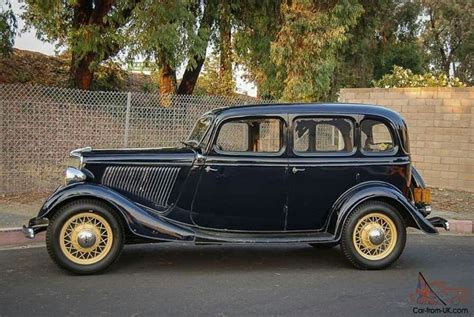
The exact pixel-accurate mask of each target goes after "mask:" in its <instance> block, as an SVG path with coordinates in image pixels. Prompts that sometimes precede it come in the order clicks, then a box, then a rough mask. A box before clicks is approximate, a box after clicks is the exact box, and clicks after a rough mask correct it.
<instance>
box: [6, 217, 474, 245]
mask: <svg viewBox="0 0 474 317" xmlns="http://www.w3.org/2000/svg"><path fill="white" fill-rule="evenodd" d="M448 221H449V227H450V230H449V231H444V230H443V229H440V233H450V234H460V235H462V234H473V233H474V227H473V221H472V220H454V219H452V220H448ZM44 241H45V232H44V231H43V232H40V233H38V234H37V235H36V237H35V239H34V240H30V239H27V238H25V236H24V235H23V232H22V231H21V228H5V229H0V247H4V246H26V245H33V244H39V243H44Z"/></svg>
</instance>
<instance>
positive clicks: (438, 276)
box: [0, 235, 474, 316]
mask: <svg viewBox="0 0 474 317" xmlns="http://www.w3.org/2000/svg"><path fill="white" fill-rule="evenodd" d="M420 271H421V272H422V273H423V274H424V276H425V277H426V279H427V280H428V281H432V280H442V281H444V282H446V283H447V284H448V285H449V286H450V287H464V288H468V289H470V291H471V294H470V298H469V303H468V304H467V305H462V306H461V307H465V308H468V310H469V312H468V313H467V314H464V313H463V314H455V315H457V316H462V315H464V316H472V315H473V311H474V303H473V300H474V299H473V298H472V296H473V294H472V293H473V288H474V237H472V236H470V237H454V236H425V235H409V237H408V242H407V247H406V249H405V252H404V253H403V255H402V257H401V258H400V259H399V260H398V262H396V264H395V265H394V266H392V267H391V268H389V269H386V270H383V271H359V270H356V269H353V268H352V267H351V266H350V265H349V264H348V263H347V262H346V261H345V259H344V258H343V256H342V254H341V252H340V249H339V248H335V249H330V250H314V249H313V248H311V247H309V246H305V245H253V246H244V245H226V246H192V245H184V244H171V243H163V244H154V245H134V246H127V247H126V248H125V250H124V253H123V254H122V257H121V259H120V260H119V262H118V263H116V264H115V265H114V266H113V267H112V268H111V269H110V270H109V271H107V272H106V273H104V274H101V275H95V276H74V275H70V274H68V273H66V272H64V271H62V270H60V269H58V268H57V267H56V266H55V265H54V264H53V263H52V262H51V261H50V259H49V257H48V255H47V253H46V250H45V248H44V247H40V248H30V249H19V250H3V251H0V316H18V315H20V316H30V315H35V316H64V315H70V316H75V315H84V316H97V315H100V316H151V315H153V316H157V315H159V316H164V315H205V316H216V315H217V316H243V315H259V316H262V315H297V316H307V315H311V316H315V315H329V316H371V315H375V316H381V315H382V316H384V315H389V316H401V315H403V316H411V315H421V316H424V315H430V314H414V313H413V307H414V306H415V305H414V304H413V303H411V302H410V301H409V296H410V294H414V293H415V290H416V287H417V281H418V272H420ZM418 306H419V305H418ZM436 315H439V314H436Z"/></svg>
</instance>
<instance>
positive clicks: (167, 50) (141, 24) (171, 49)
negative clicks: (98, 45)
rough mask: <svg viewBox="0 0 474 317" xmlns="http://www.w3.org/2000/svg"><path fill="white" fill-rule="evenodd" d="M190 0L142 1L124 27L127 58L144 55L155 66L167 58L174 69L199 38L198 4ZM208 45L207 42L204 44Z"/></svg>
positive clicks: (198, 43) (183, 59) (167, 61)
mask: <svg viewBox="0 0 474 317" xmlns="http://www.w3.org/2000/svg"><path fill="white" fill-rule="evenodd" d="M194 3H195V1H193V0H164V1H153V0H144V1H141V2H140V3H139V4H138V5H137V7H136V8H135V10H134V14H133V19H132V20H131V23H130V25H129V26H128V28H127V32H126V37H127V38H128V39H129V42H128V48H129V58H131V59H133V58H134V57H135V56H137V55H142V56H144V57H145V58H146V59H147V60H148V61H149V62H150V65H151V66H152V67H155V68H156V69H158V68H159V67H160V66H161V64H162V61H166V63H167V64H169V65H170V66H171V67H172V68H174V69H176V68H177V67H178V66H180V65H181V64H182V63H183V62H185V61H186V58H187V57H188V56H189V52H190V50H191V47H192V46H193V44H196V45H204V44H203V43H200V42H199V41H198V39H197V38H196V37H197V30H196V27H197V26H196V19H197V16H198V15H199V14H200V13H201V12H200V7H194V6H193V4H194ZM205 45H207V43H206V44H205Z"/></svg>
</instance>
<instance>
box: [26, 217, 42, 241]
mask: <svg viewBox="0 0 474 317" xmlns="http://www.w3.org/2000/svg"><path fill="white" fill-rule="evenodd" d="M48 224H49V221H48V219H47V218H37V217H35V218H31V219H30V221H29V222H28V225H23V228H22V231H23V234H24V236H25V237H26V238H28V239H34V238H35V236H36V234H37V233H39V232H41V231H45V230H46V229H47V228H48Z"/></svg>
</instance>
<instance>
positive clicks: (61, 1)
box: [23, 0, 139, 89]
mask: <svg viewBox="0 0 474 317" xmlns="http://www.w3.org/2000/svg"><path fill="white" fill-rule="evenodd" d="M138 2H139V0H134V1H127V0H103V1H100V0H73V1H68V0H26V1H25V13H24V14H23V18H24V19H25V20H26V21H27V25H31V26H34V27H35V28H36V30H37V36H38V37H39V39H41V40H44V41H48V42H51V43H56V44H57V45H58V46H59V47H63V48H66V49H67V50H69V51H70V53H71V66H70V78H71V82H72V83H73V85H74V86H75V87H77V88H80V89H89V88H90V87H91V84H92V81H93V79H94V72H95V71H96V70H97V69H98V67H99V64H100V63H101V62H103V61H105V60H107V59H109V58H111V57H113V56H115V55H116V54H117V53H118V52H119V51H120V50H121V49H122V48H123V47H124V45H125V42H126V39H125V37H124V31H125V29H126V26H127V24H128V23H129V21H130V17H131V16H132V13H133V10H134V8H135V6H136V5H137V3H138Z"/></svg>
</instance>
